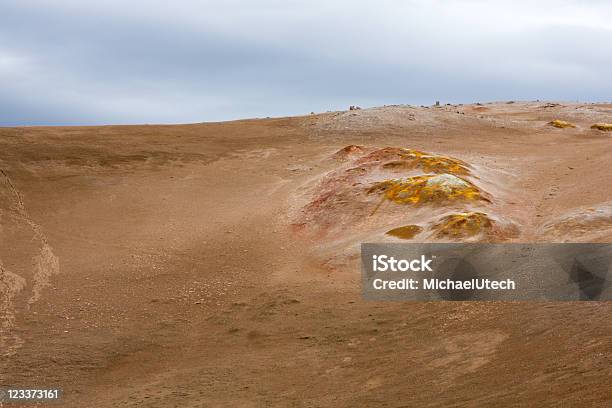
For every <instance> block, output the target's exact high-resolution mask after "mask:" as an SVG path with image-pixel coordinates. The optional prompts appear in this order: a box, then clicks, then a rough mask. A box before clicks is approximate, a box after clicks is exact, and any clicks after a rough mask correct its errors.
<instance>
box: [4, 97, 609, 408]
mask: <svg viewBox="0 0 612 408" xmlns="http://www.w3.org/2000/svg"><path fill="white" fill-rule="evenodd" d="M554 119H560V120H565V121H569V122H571V123H573V124H575V126H576V127H574V128H571V127H568V128H556V127H554V126H551V125H549V124H548V122H550V121H552V120H554ZM597 122H608V123H609V122H612V106H611V105H602V104H600V105H575V104H549V103H542V102H533V103H513V104H507V103H499V104H485V105H476V104H474V105H464V106H442V107H437V108H434V107H431V108H423V107H420V108H416V107H409V106H390V107H384V108H376V109H367V110H358V111H349V112H334V113H327V114H321V115H311V116H305V117H296V118H283V119H262V120H248V121H236V122H228V123H218V124H217V123H213V124H194V125H177V126H105V127H66V128H61V127H59V128H51V127H48V128H45V127H36V128H0V169H1V170H2V173H1V174H0V296H1V297H0V353H1V354H2V356H1V357H0V358H1V360H0V383H2V384H13V385H16V386H17V385H18V386H32V387H34V386H39V387H40V386H60V387H62V388H63V389H64V390H65V400H64V404H62V406H74V407H82V406H88V407H118V406H134V407H136V406H138V407H141V406H144V407H173V406H176V407H217V406H218V407H225V406H228V407H229V406H231V407H236V406H241V407H242V406H244V407H260V406H283V407H284V406H296V407H297V406H299V407H321V406H330V407H331V406H333V407H357V406H386V407H412V406H419V407H442V406H466V407H473V406H538V407H542V406H597V407H608V406H611V405H612V389H611V388H610V387H609V384H610V379H611V378H612V341H611V340H610V339H611V338H612V321H611V320H610V318H609V316H610V313H611V312H612V304H610V303H609V302H589V303H571V302H570V303H539V304H535V303H470V302H458V303H375V302H365V301H362V300H361V295H360V286H359V285H360V276H359V269H358V263H357V259H356V254H357V252H356V245H358V243H359V242H362V241H394V240H398V239H399V238H396V237H392V236H389V235H387V234H386V232H387V231H388V230H390V229H393V228H396V227H400V226H403V225H406V224H419V225H420V227H421V228H422V232H421V233H420V235H417V236H416V237H414V238H413V239H414V240H415V241H422V240H438V239H440V240H448V239H451V240H453V239H470V240H494V241H495V240H498V241H499V240H502V241H518V242H533V241H543V242H548V241H551V242H563V241H569V242H612V172H611V171H610V169H609V167H610V163H612V132H605V131H600V130H596V129H591V125H592V124H594V123H597ZM350 145H355V146H359V148H358V149H356V150H355V149H351V148H349V149H348V150H347V151H348V152H349V153H347V154H346V155H345V156H346V157H345V156H343V153H342V152H340V153H339V154H337V152H338V151H341V149H343V148H345V147H346V146H350ZM386 147H391V148H403V149H412V150H416V151H419V152H423V153H426V155H427V156H428V157H430V156H435V157H445V158H449V159H452V160H457V161H459V162H461V163H464V164H465V166H466V168H467V169H468V170H469V174H467V175H466V174H459V175H458V177H462V178H464V179H465V180H467V181H469V182H470V183H473V184H474V185H475V186H477V187H478V188H479V189H481V190H482V191H483V192H486V194H487V197H488V200H489V201H470V202H465V201H452V202H443V203H434V204H435V205H430V204H427V205H424V206H402V205H400V204H397V203H393V202H387V201H384V200H383V204H382V205H380V207H379V208H378V209H377V210H376V211H375V212H374V211H373V210H374V209H375V208H376V206H377V205H378V204H380V202H381V197H382V196H379V195H376V194H378V193H373V194H374V195H371V194H370V195H368V192H367V190H368V189H370V188H371V187H372V184H373V183H376V182H380V181H381V180H387V179H389V178H390V177H391V176H393V175H394V174H397V177H404V176H406V177H408V176H410V177H412V176H419V175H421V174H423V173H426V174H430V173H431V171H430V172H428V171H426V169H425V170H424V168H423V167H422V165H421V164H418V163H417V164H414V158H413V157H412V156H410V157H404V156H402V157H400V158H399V159H398V158H397V157H392V158H391V159H388V158H385V159H384V160H382V161H376V160H374V161H372V160H370V159H371V158H370V159H367V160H365V159H363V158H364V157H366V156H367V155H368V154H372V152H379V151H380V149H384V148H386ZM377 154H382V153H377ZM402 154H403V153H402ZM387 159H388V160H387ZM368 160H370V161H368ZM398 160H399V161H402V160H404V161H408V162H409V163H408V164H406V163H403V164H402V163H400V164H391V165H387V167H384V166H385V165H386V164H387V163H388V162H389V161H394V162H397V161H398ZM398 166H399V167H400V169H399V170H397V167H398ZM402 166H404V167H402ZM405 166H408V167H405ZM419 166H421V167H419ZM359 167H363V168H364V170H351V169H356V168H359ZM347 170H350V171H349V173H346V171H347ZM429 170H431V169H429ZM447 170H448V169H445V170H444V171H441V172H443V173H444V174H446V173H445V172H446V171H447ZM398 171H399V173H396V172H398ZM346 174H349V175H350V177H349V176H345V175H346ZM391 178H392V177H391ZM483 194H484V193H483ZM383 198H384V197H383ZM313 203H315V204H313ZM400 209H401V210H400ZM464 211H472V212H479V213H483V214H486V215H487V216H488V217H490V219H491V220H492V221H493V225H497V226H500V228H501V227H503V228H504V229H503V234H502V233H498V232H499V231H500V230H495V231H494V232H493V233H490V234H489V233H485V234H481V235H474V236H471V237H468V238H463V237H459V238H457V237H453V236H450V237H449V236H448V235H446V236H435V235H433V234H434V233H433V232H432V231H433V229H432V228H433V226H434V225H435V223H436V221H439V220H440V219H442V218H444V217H445V216H448V215H452V214H454V213H458V212H464ZM372 214H374V215H372ZM496 231H497V232H496ZM485 232H486V231H485Z"/></svg>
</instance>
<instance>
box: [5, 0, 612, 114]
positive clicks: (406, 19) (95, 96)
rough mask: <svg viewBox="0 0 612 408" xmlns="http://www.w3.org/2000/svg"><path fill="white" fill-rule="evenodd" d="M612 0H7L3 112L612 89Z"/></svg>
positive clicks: (237, 106)
mask: <svg viewBox="0 0 612 408" xmlns="http://www.w3.org/2000/svg"><path fill="white" fill-rule="evenodd" d="M611 73H612V2H611V1H608V0H600V1H597V0H591V1H588V2H586V1H579V0H575V1H570V0H567V1H562V0H558V1H541V0H538V1H535V0H530V1H520V0H519V1H517V0H514V1H494V0H482V1H480V0H465V1H459V0H437V1H436V0H412V1H411V0H379V1H371V0H368V1H360V0H350V1H345V0H305V1H291V0H278V1H277V0H258V1H247V0H242V1H238V0H222V1H206V0H175V1H167V0H163V1H162V0H104V1H99V0H97V1H93V0H91V1H87V0H19V1H0V126H7V125H22V124H26V125H32V124H108V123H185V122H203V121H217V120H229V119H236V118H246V117H264V116H285V115H300V114H307V113H309V112H311V111H316V112H321V111H327V110H337V109H346V107H347V106H348V105H354V104H357V105H360V106H364V107H365V106H376V105H383V104H396V103H408V104H431V103H433V102H434V101H436V100H440V101H442V102H444V103H446V102H476V101H490V100H511V99H512V100H534V99H541V100H544V99H546V100H566V101H576V100H579V101H609V100H612V76H611Z"/></svg>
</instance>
